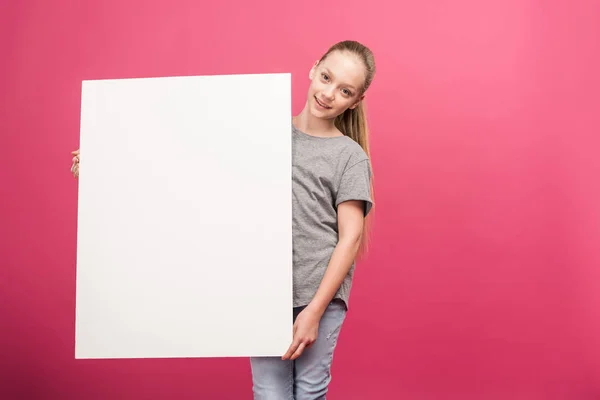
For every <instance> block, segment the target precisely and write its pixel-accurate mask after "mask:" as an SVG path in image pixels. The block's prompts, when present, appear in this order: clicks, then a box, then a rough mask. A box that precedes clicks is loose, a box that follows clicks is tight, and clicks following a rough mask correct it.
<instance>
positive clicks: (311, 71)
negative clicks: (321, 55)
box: [308, 60, 319, 81]
mask: <svg viewBox="0 0 600 400" xmlns="http://www.w3.org/2000/svg"><path fill="white" fill-rule="evenodd" d="M318 66H319V60H317V61H315V64H314V65H313V66H312V68H311V69H310V72H309V74H308V78H309V79H310V80H311V81H312V80H313V78H314V77H315V73H316V72H317V67H318Z"/></svg>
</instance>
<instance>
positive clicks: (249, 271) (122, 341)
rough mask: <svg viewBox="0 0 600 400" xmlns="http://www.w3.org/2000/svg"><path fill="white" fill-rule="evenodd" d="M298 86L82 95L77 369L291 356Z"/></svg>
mask: <svg viewBox="0 0 600 400" xmlns="http://www.w3.org/2000/svg"><path fill="white" fill-rule="evenodd" d="M291 124H292V122H291V76H290V74H254V75H226V76H223V75H219V76H193V77H167V78H141V79H115V80H98V81H84V82H83V84H82V100H81V136H80V148H81V162H80V172H79V173H80V175H79V205H78V231H77V241H78V242H77V279H76V324H75V325H76V337H75V339H76V340H75V357H76V358H166V357H173V358H179V357H247V356H281V355H283V354H284V353H285V351H286V350H287V348H288V346H289V345H290V344H291V342H292V226H291V224H292V214H291V213H292V210H291V203H292V198H291V190H292V188H291V171H292V165H291Z"/></svg>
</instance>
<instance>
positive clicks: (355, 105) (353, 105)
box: [348, 94, 365, 110]
mask: <svg viewBox="0 0 600 400" xmlns="http://www.w3.org/2000/svg"><path fill="white" fill-rule="evenodd" d="M364 98H365V95H364V94H363V95H362V96H360V99H358V100H357V101H356V103H354V104H352V105H351V106H350V107H348V108H350V109H351V110H354V109H355V108H356V107H358V105H359V104H360V102H361V101H363V100H364Z"/></svg>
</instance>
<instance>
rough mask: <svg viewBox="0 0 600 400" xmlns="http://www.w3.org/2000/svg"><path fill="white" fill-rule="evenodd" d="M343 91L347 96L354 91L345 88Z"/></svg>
mask: <svg viewBox="0 0 600 400" xmlns="http://www.w3.org/2000/svg"><path fill="white" fill-rule="evenodd" d="M342 93H344V94H345V95H346V96H352V92H351V91H349V90H348V89H343V90H342Z"/></svg>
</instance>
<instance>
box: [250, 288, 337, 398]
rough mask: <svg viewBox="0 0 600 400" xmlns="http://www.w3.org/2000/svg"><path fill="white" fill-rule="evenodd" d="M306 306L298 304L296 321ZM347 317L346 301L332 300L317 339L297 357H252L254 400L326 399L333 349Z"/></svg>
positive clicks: (323, 317)
mask: <svg viewBox="0 0 600 400" xmlns="http://www.w3.org/2000/svg"><path fill="white" fill-rule="evenodd" d="M303 309H304V307H298V308H294V321H296V317H297V316H298V314H300V312H301V311H302V310H303ZM345 317H346V306H345V304H344V303H343V302H342V301H341V300H334V301H332V302H331V303H330V304H329V305H328V306H327V309H326V310H325V312H324V313H323V316H322V317H321V321H320V322H319V334H318V336H317V340H316V341H315V342H314V343H313V345H312V346H311V347H310V348H308V349H304V352H303V353H302V355H301V356H300V357H298V358H297V359H296V360H293V361H292V360H282V359H281V357H251V358H250V364H251V367H252V390H253V392H254V400H325V394H326V393H327V388H328V386H329V382H331V362H332V361H333V351H334V349H335V345H336V343H337V339H338V335H339V334H340V329H341V327H342V323H343V322H344V318H345Z"/></svg>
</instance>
